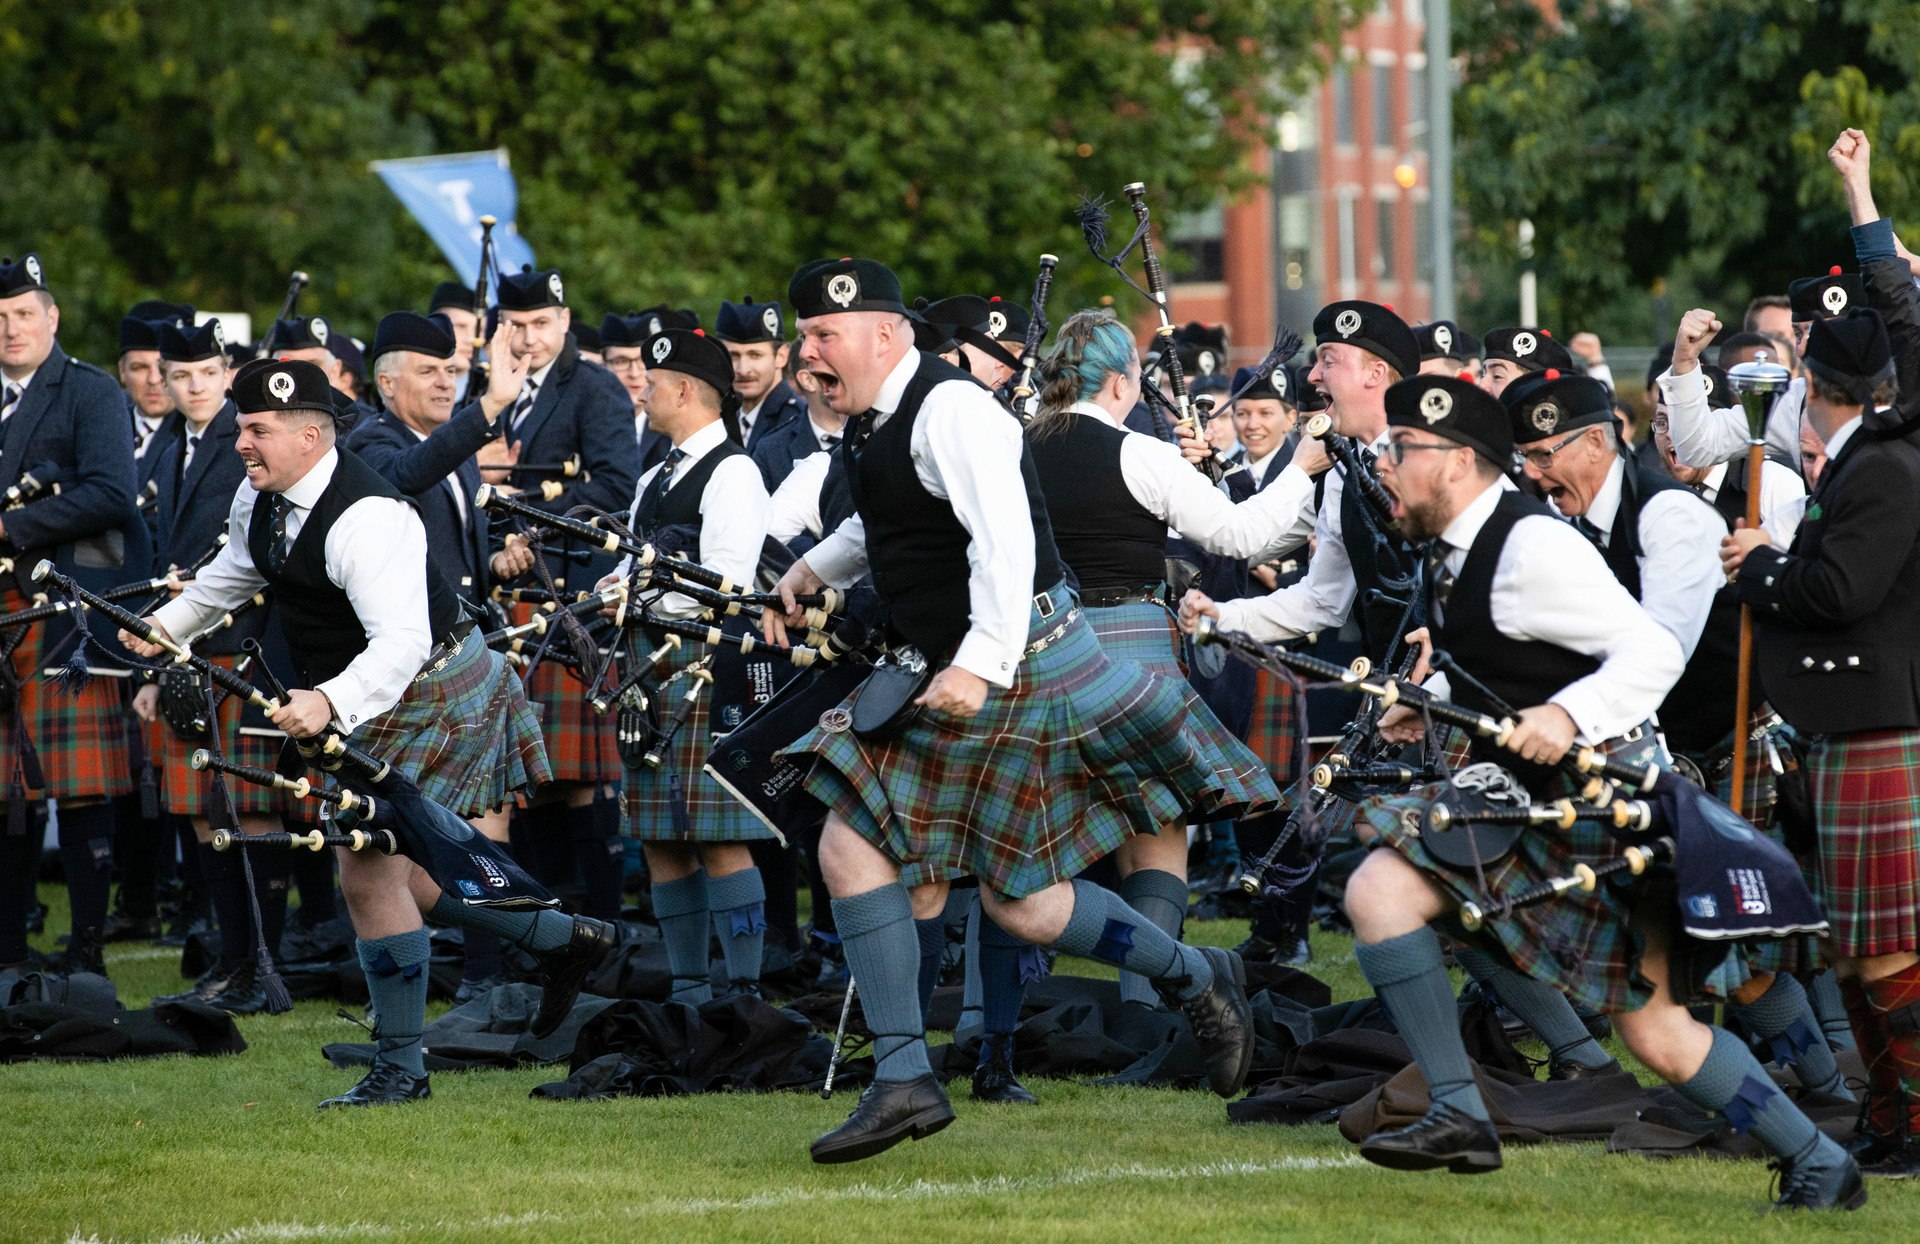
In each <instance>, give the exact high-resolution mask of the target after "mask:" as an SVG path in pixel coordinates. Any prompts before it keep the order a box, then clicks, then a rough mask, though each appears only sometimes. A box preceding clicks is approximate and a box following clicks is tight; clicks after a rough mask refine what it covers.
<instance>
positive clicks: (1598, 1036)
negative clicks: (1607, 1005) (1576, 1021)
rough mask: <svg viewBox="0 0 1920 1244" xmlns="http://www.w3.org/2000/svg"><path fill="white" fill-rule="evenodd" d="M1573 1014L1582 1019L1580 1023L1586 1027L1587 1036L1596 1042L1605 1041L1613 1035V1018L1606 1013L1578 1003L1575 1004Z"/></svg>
mask: <svg viewBox="0 0 1920 1244" xmlns="http://www.w3.org/2000/svg"><path fill="white" fill-rule="evenodd" d="M1573 1013H1574V1014H1575V1015H1578V1016H1579V1017H1580V1022H1581V1023H1582V1024H1584V1025H1585V1026H1586V1029H1587V1035H1588V1036H1590V1037H1592V1038H1593V1039H1594V1040H1595V1041H1605V1040H1606V1039H1607V1038H1608V1037H1610V1036H1612V1035H1613V1017H1612V1016H1611V1015H1608V1014H1607V1013H1606V1012H1605V1011H1596V1010H1594V1009H1593V1008H1592V1007H1590V1006H1586V1005H1584V1004H1582V1003H1579V1002H1576V1003H1574V1004H1573Z"/></svg>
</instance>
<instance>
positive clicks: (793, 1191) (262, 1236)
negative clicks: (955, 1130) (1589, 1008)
mask: <svg viewBox="0 0 1920 1244" xmlns="http://www.w3.org/2000/svg"><path fill="white" fill-rule="evenodd" d="M1346 1168H1356V1169H1367V1170H1371V1169H1373V1168H1372V1167H1370V1166H1368V1165H1367V1163H1365V1162H1363V1161H1362V1160H1361V1159H1360V1158H1358V1157H1355V1156H1352V1155H1348V1156H1345V1157H1337V1158H1275V1159H1271V1160H1268V1161H1248V1162H1207V1163H1204V1164H1201V1165H1197V1166H1141V1165H1138V1164H1129V1165H1125V1166H1102V1167H1094V1168H1092V1169H1088V1170H1074V1171H1060V1172H1057V1173H1055V1174H1051V1175H992V1176H986V1177H975V1178H973V1179H960V1180H932V1179H915V1180H909V1181H905V1182H900V1183H890V1184H869V1183H858V1184H849V1185H848V1186H847V1187H844V1188H800V1187H795V1188H777V1189H773V1190H771V1191H768V1192H756V1193H754V1194H752V1195H751V1196H742V1197H667V1198H662V1199H660V1200H655V1201H642V1202H640V1203H639V1204H637V1205H633V1206H630V1207H627V1208H625V1209H621V1208H617V1207H613V1208H609V1209H604V1210H594V1211H591V1212H582V1213H578V1214H566V1213H554V1212H552V1211H547V1210H536V1211H533V1212H529V1213H525V1214H495V1215H492V1216H490V1217H487V1218H477V1219H471V1220H468V1221H465V1222H461V1221H455V1220H451V1219H444V1218H443V1219H439V1220H437V1221H434V1222H427V1223H383V1222H339V1223H325V1222H319V1223H305V1222H263V1223H255V1224H252V1225H250V1226H245V1227H234V1228H232V1229H231V1230H227V1231H220V1232H215V1233H214V1234H212V1235H205V1234H200V1233H191V1234H187V1235H171V1236H166V1237H164V1238H161V1239H158V1240H155V1241H153V1242H152V1244H253V1242H254V1241H275V1240H330V1239H343V1238H351V1237H356V1236H375V1237H401V1238H405V1237H412V1236H416V1235H421V1234H424V1233H427V1232H439V1233H449V1234H451V1233H459V1234H466V1233H474V1232H485V1231H506V1230H511V1229H514V1228H516V1227H536V1226H553V1225H559V1224H565V1223H567V1222H571V1221H578V1220H582V1219H588V1218H591V1219H593V1220H595V1221H598V1222H604V1221H606V1220H607V1219H609V1218H628V1219H637V1218H648V1217H656V1216H668V1217H689V1216H694V1215H704V1214H716V1213H725V1212H727V1211H730V1210H759V1209H779V1208H781V1207H784V1206H791V1205H825V1204H835V1203H843V1202H857V1201H937V1200H948V1199H953V1198H957V1197H972V1196H990V1195H996V1194H1001V1193H1007V1192H1041V1191H1047V1190H1049V1189H1054V1188H1073V1187H1081V1186H1085V1185H1088V1184H1106V1183H1120V1182H1122V1181H1134V1180H1155V1181H1160V1182H1185V1181H1188V1180H1207V1179H1230V1178H1234V1177H1236V1176H1247V1175H1270V1174H1275V1173H1279V1172H1284V1171H1322V1170H1338V1169H1346ZM117 1238H118V1237H107V1236H101V1235H85V1234H81V1233H80V1232H78V1231H76V1232H74V1233H73V1234H72V1235H70V1236H68V1237H67V1244H115V1242H116V1239H117Z"/></svg>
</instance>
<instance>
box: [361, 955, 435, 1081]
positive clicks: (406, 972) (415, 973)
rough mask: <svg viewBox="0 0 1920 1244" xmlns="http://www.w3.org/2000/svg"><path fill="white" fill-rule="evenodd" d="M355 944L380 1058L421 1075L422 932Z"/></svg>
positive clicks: (424, 1016) (423, 1071) (424, 979)
mask: <svg viewBox="0 0 1920 1244" xmlns="http://www.w3.org/2000/svg"><path fill="white" fill-rule="evenodd" d="M356 949H357V950H358V951H359V954H360V967H361V968H362V969H363V970H364V971H365V972H366V974H367V995H368V998H369V1000H370V1001H371V1002H372V1005H373V1011H374V1015H375V1016H376V1017H377V1018H376V1021H375V1024H374V1031H375V1038H374V1039H375V1042H376V1044H377V1045H378V1048H379V1051H380V1057H381V1058H383V1059H385V1060H386V1061H387V1062H390V1063H393V1064H395V1065H396V1066H398V1067H399V1068H400V1069H401V1070H402V1071H405V1072H406V1073H408V1074H409V1075H416V1076H421V1075H425V1074H426V1073H427V1067H426V1063H425V1061H424V1053H425V1052H424V1051H423V1050H422V1049H421V1046H420V1033H421V1030H422V1029H424V1028H425V1027H426V1022H427V957H428V955H429V953H430V950H429V947H428V941H427V931H426V930H425V929H415V930H413V931H412V932H410V933H395V934H393V935H392V936H390V937H375V938H366V939H362V940H361V941H360V942H359V943H358V945H357V947H356Z"/></svg>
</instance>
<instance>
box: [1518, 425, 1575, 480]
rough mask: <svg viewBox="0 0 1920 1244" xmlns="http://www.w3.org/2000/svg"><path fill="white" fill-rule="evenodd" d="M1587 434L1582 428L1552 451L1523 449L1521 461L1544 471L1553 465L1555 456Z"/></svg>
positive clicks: (1520, 452)
mask: <svg viewBox="0 0 1920 1244" xmlns="http://www.w3.org/2000/svg"><path fill="white" fill-rule="evenodd" d="M1586 434H1587V430H1586V429H1585V428H1581V429H1580V430H1579V431H1578V432H1570V433H1568V434H1567V435H1566V436H1565V437H1562V438H1561V440H1560V443H1559V444H1557V445H1555V446H1554V447H1553V448H1552V449H1523V450H1520V451H1519V454H1518V456H1519V458H1520V461H1522V462H1524V463H1526V464H1527V465H1528V466H1531V467H1538V468H1540V469H1541V470H1542V471H1544V470H1546V469H1547V468H1548V467H1550V466H1552V465H1553V455H1555V454H1557V453H1559V452H1560V451H1561V450H1563V449H1565V448H1566V447H1567V446H1569V445H1571V444H1573V443H1574V442H1575V441H1577V440H1579V439H1580V438H1581V437H1583V436H1585V435H1586Z"/></svg>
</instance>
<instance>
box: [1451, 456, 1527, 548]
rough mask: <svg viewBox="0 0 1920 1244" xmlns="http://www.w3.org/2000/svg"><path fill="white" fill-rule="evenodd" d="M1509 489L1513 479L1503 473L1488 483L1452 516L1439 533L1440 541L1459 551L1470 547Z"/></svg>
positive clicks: (1510, 489) (1511, 489) (1511, 487)
mask: <svg viewBox="0 0 1920 1244" xmlns="http://www.w3.org/2000/svg"><path fill="white" fill-rule="evenodd" d="M1511 491H1513V481H1512V480H1510V479H1508V478H1507V477H1506V476H1504V475H1502V476H1501V477H1500V478H1498V479H1496V480H1494V481H1493V482H1492V483H1491V484H1488V485H1487V487H1486V490H1485V491H1484V492H1482V493H1481V494H1480V495H1479V496H1477V497H1475V498H1474V499H1473V500H1471V501H1469V502H1467V508H1465V509H1464V510H1461V511H1460V512H1459V513H1458V514H1456V515H1454V516H1453V521H1452V522H1450V523H1448V524H1447V529H1446V530H1445V531H1443V532H1441V533H1440V539H1441V541H1442V542H1443V543H1444V544H1446V546H1447V547H1448V548H1449V549H1456V550H1458V551H1459V552H1461V553H1465V552H1466V551H1467V550H1468V549H1471V548H1472V547H1473V542H1474V541H1475V540H1476V539H1478V538H1479V535H1480V529H1481V528H1482V527H1485V526H1486V525H1487V520H1488V519H1489V518H1492V517H1493V511H1494V507H1495V506H1497V505H1499V504H1500V497H1501V495H1502V494H1504V493H1508V492H1511Z"/></svg>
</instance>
